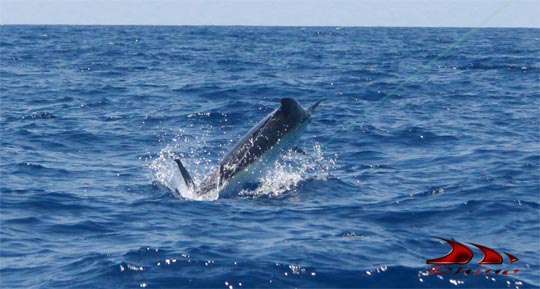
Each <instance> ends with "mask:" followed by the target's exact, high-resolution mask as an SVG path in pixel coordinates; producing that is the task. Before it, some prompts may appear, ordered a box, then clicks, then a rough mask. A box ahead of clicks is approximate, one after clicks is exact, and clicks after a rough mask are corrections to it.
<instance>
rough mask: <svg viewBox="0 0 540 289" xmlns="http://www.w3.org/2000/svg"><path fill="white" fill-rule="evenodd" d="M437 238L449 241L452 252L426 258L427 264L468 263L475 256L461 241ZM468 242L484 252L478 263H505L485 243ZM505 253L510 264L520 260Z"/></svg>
mask: <svg viewBox="0 0 540 289" xmlns="http://www.w3.org/2000/svg"><path fill="white" fill-rule="evenodd" d="M436 238H437V239H440V240H443V241H445V242H447V243H448V244H450V246H452V248H451V249H450V252H448V253H447V254H446V255H444V256H442V257H439V258H435V259H429V260H426V264H467V263H469V262H470V261H471V259H472V258H473V251H472V250H471V249H470V248H469V247H467V246H465V245H463V244H461V243H459V242H456V241H454V240H449V239H445V238H440V237H436ZM468 244H471V245H473V246H475V247H477V248H478V249H480V251H482V253H483V254H484V257H483V258H482V260H480V262H478V264H502V263H503V257H502V255H501V254H499V252H497V251H495V250H493V249H491V248H489V247H486V246H483V245H479V244H475V243H468ZM504 254H505V255H506V256H508V259H509V261H510V264H512V263H514V262H515V261H517V260H519V259H518V258H516V257H515V256H514V255H512V254H510V253H508V252H504Z"/></svg>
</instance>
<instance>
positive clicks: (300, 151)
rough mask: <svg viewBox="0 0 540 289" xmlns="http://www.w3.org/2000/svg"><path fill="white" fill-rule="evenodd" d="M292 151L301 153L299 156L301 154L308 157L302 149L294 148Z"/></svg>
mask: <svg viewBox="0 0 540 289" xmlns="http://www.w3.org/2000/svg"><path fill="white" fill-rule="evenodd" d="M292 151H293V152H295V153H299V154H301V155H305V156H307V155H308V154H307V153H306V152H305V151H304V150H303V149H301V148H299V147H294V148H293V149H292Z"/></svg>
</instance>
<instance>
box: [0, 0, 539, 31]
mask: <svg viewBox="0 0 540 289" xmlns="http://www.w3.org/2000/svg"><path fill="white" fill-rule="evenodd" d="M0 23H1V24H125V25H270V26H274V25H277V26H430V27H536V28H540V0H333V1H331V0H229V1H220V0H176V1H173V0H148V1H143V0H93V1H92V0H33V1H32V0H0Z"/></svg>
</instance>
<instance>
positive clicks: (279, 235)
mask: <svg viewBox="0 0 540 289" xmlns="http://www.w3.org/2000/svg"><path fill="white" fill-rule="evenodd" d="M0 95H1V102H0V122H1V130H0V139H1V151H0V173H1V177H0V191H1V199H0V210H1V211H0V287H1V288H201V287H202V288H224V289H232V288H335V287H349V288H350V287H355V288H366V287H387V288H388V287H392V288H397V287H399V288H531V287H536V288H538V287H539V286H540V274H539V272H540V253H539V251H540V250H539V248H540V125H539V118H540V30H539V29H472V30H471V29H467V28H462V29H450V28H447V29H445V28H349V27H305V28H303V27H152V26H1V27H0ZM283 97H292V98H295V99H297V100H298V101H299V102H300V103H301V104H302V105H304V106H305V107H307V106H309V105H311V104H312V103H314V102H315V101H317V100H319V99H323V102H322V103H321V105H320V106H319V107H318V108H317V109H316V111H315V113H314V114H313V118H312V120H311V123H310V125H309V127H308V128H307V130H306V132H305V134H304V135H303V136H302V139H301V141H299V143H298V147H300V148H302V149H303V150H304V151H306V155H303V154H297V153H293V152H283V156H282V157H281V158H280V159H279V160H278V161H277V162H276V163H273V164H271V165H269V166H268V167H267V173H266V174H265V175H264V176H262V177H261V178H260V179H257V180H255V184H256V185H254V186H247V187H245V188H242V190H240V191H238V192H237V194H234V195H233V196H231V197H228V198H222V197H220V198H218V197H217V195H215V196H204V197H200V196H196V195H193V194H187V193H185V192H182V191H178V186H177V182H178V180H177V174H176V170H175V167H174V165H173V164H174V163H173V162H172V159H173V158H175V157H181V158H182V160H183V162H184V163H185V165H186V167H187V169H188V170H189V171H190V172H191V174H192V175H193V176H194V178H195V180H196V181H197V182H199V181H201V179H202V178H204V176H205V175H206V174H207V173H208V172H209V171H210V170H211V168H212V167H213V166H214V165H216V164H217V163H218V162H219V160H220V158H221V157H222V156H223V155H224V154H225V153H226V152H227V151H228V149H230V148H231V147H232V146H233V145H234V144H235V143H236V142H237V141H238V140H239V139H240V138H241V137H242V136H243V135H244V134H245V133H246V132H247V131H248V130H249V129H250V128H251V127H252V126H253V125H255V124H256V123H257V122H259V121H260V120H261V119H262V118H263V117H264V116H266V115H267V114H268V113H270V112H271V111H273V110H274V109H276V108H277V107H278V106H279V100H280V99H281V98H283ZM436 237H441V238H447V239H454V240H456V241H458V242H460V243H463V244H466V245H467V246H469V247H470V248H471V249H472V251H473V252H474V257H473V259H472V260H471V262H470V263H469V264H466V265H463V266H464V269H463V272H461V273H458V274H455V273H453V271H452V272H449V273H447V274H440V271H439V273H437V272H433V271H429V270H428V267H429V266H431V265H428V264H426V259H432V258H436V257H439V256H442V255H445V254H446V253H447V252H448V251H449V250H450V246H449V245H448V244H447V243H446V242H443V241H442V240H439V239H437V238H436ZM469 242H470V243H476V244H480V245H484V246H487V247H490V248H493V249H495V250H497V251H498V252H500V253H501V254H502V255H503V257H504V262H503V264H491V265H482V266H480V265H478V262H479V261H480V259H481V258H482V253H481V252H480V250H478V249H477V248H476V247H474V246H473V245H470V244H468V243H469ZM503 252H508V253H510V254H512V255H514V256H516V257H517V258H518V259H519V260H518V261H515V262H513V263H510V262H509V260H508V258H507V257H506V255H505V254H503ZM448 267H453V269H452V270H457V269H458V267H459V266H458V265H446V266H443V267H441V268H443V269H444V270H448ZM467 269H470V270H472V271H469V274H468V275H466V274H465V273H464V271H465V270H467ZM478 269H480V270H483V271H482V272H481V273H479V274H475V273H474V272H476V270H478ZM486 270H492V271H491V272H488V273H486ZM496 270H503V271H504V270H510V271H509V274H506V275H503V271H500V272H499V274H495V271H496ZM514 270H519V271H518V272H515V271H514ZM430 272H431V273H430Z"/></svg>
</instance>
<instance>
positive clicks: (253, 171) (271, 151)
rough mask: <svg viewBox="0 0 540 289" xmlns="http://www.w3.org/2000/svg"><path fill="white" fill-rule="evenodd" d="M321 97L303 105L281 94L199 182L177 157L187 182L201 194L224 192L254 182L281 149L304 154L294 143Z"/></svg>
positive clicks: (179, 167)
mask: <svg viewBox="0 0 540 289" xmlns="http://www.w3.org/2000/svg"><path fill="white" fill-rule="evenodd" d="M321 101H322V100H319V101H317V102H315V103H314V104H313V105H311V106H310V107H309V108H307V109H304V108H303V107H302V106H301V105H300V104H299V103H298V101H296V100H295V99H293V98H282V99H281V105H280V106H279V108H277V109H275V110H274V111H272V112H271V113H270V114H268V115H267V116H266V117H265V118H263V119H262V120H261V121H260V122H259V123H258V124H256V125H255V126H254V127H253V128H252V129H251V130H249V132H248V133H247V134H246V135H245V136H244V137H242V138H241V139H240V141H238V143H236V144H235V145H234V147H233V148H232V149H231V150H230V151H229V152H228V153H227V154H225V156H224V157H223V159H222V160H221V161H220V163H219V165H218V166H216V167H214V168H213V169H212V172H211V173H210V175H208V176H207V177H206V178H204V179H203V181H202V182H201V183H200V184H199V185H196V184H195V183H194V182H193V179H192V178H191V176H190V175H189V173H188V171H187V170H186V168H185V167H184V165H183V164H182V162H181V161H180V160H179V159H175V162H176V164H177V165H178V169H179V170H180V173H181V174H182V177H183V179H184V182H185V184H186V186H187V187H188V189H190V190H193V191H194V192H195V194H196V195H199V196H200V195H204V194H207V193H208V192H211V191H214V190H219V194H220V195H221V196H223V195H226V194H227V193H226V192H227V191H228V192H230V191H235V190H238V189H241V187H242V186H243V185H244V184H246V183H250V182H251V183H253V179H254V178H256V177H257V176H258V175H260V174H262V173H263V170H264V169H265V166H266V165H268V164H269V163H273V162H274V161H275V160H277V158H278V157H279V155H280V153H282V152H285V151H290V150H293V151H296V152H299V153H302V154H305V152H304V151H303V150H301V149H299V148H297V147H296V146H295V145H294V144H295V143H296V142H297V141H298V139H299V138H300V136H301V134H302V133H303V131H304V129H305V128H306V126H307V124H308V123H309V122H310V120H311V114H312V113H313V111H314V110H315V108H316V107H317V106H318V105H319V103H320V102H321Z"/></svg>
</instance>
